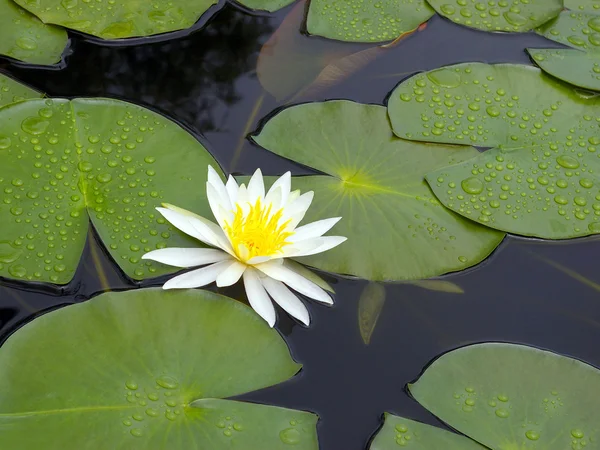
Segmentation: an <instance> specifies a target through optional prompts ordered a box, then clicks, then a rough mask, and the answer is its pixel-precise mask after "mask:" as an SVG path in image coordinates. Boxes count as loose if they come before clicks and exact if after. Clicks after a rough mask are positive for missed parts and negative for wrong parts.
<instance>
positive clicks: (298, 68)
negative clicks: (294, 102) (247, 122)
mask: <svg viewBox="0 0 600 450" xmlns="http://www.w3.org/2000/svg"><path fill="white" fill-rule="evenodd" d="M305 8H306V1H305V0H302V1H300V2H298V3H297V4H296V5H295V6H294V7H293V8H292V10H291V11H290V12H289V14H288V15H287V16H286V17H285V19H284V20H283V22H282V23H281V25H280V26H279V28H277V30H275V32H274V33H273V34H272V35H271V37H270V38H269V39H268V40H267V42H265V44H264V45H263V46H262V48H261V49H260V53H259V55H258V61H257V64H256V74H257V76H258V80H259V81H260V84H261V85H262V87H263V88H264V89H265V90H266V91H267V92H268V93H269V94H271V95H272V96H273V97H275V99H276V100H277V101H280V100H283V99H286V98H288V97H290V96H291V95H293V94H294V93H296V92H298V91H299V90H301V89H303V88H304V87H306V86H308V85H309V84H310V83H311V82H312V81H313V80H314V79H315V78H316V77H317V76H318V75H319V73H320V72H321V71H322V70H323V68H324V67H325V66H327V64H329V63H330V61H332V60H335V59H336V58H339V57H343V56H345V55H348V54H350V53H352V50H351V49H348V47H347V44H342V43H336V42H327V41H323V40H319V39H310V38H309V37H307V36H306V35H304V34H303V33H302V32H301V31H300V29H301V27H302V24H303V22H304V11H305ZM338 46H339V47H338Z"/></svg>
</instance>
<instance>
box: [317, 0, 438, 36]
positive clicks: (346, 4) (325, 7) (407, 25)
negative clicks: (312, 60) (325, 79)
mask: <svg viewBox="0 0 600 450" xmlns="http://www.w3.org/2000/svg"><path fill="white" fill-rule="evenodd" d="M433 14H434V10H433V9H432V8H431V7H430V6H429V5H428V4H427V2H426V1H425V0H335V1H331V0H311V2H310V7H309V10H308V18H307V29H308V32H309V33H310V34H314V35H317V36H324V37H326V38H330V39H337V40H340V41H350V42H384V41H392V40H394V39H396V38H397V37H398V36H400V35H401V34H402V33H406V32H407V31H410V30H414V29H415V28H417V27H418V26H419V25H420V24H422V23H423V22H426V21H427V20H429V18H431V16H433Z"/></svg>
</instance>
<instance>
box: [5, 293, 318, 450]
mask: <svg viewBox="0 0 600 450" xmlns="http://www.w3.org/2000/svg"><path fill="white" fill-rule="evenodd" d="M299 368H300V365H298V364H296V363H295V362H294V361H293V360H292V359H291V357H290V354H289V350H288V348H287V346H286V344H285V342H284V341H283V339H282V338H281V337H280V336H279V334H278V333H277V332H276V331H274V330H272V329H270V328H269V327H268V326H267V325H266V324H265V323H264V322H263V321H262V320H261V319H260V317H258V316H257V315H256V314H255V313H254V312H253V311H252V310H251V309H250V308H248V307H247V306H245V305H243V304H241V303H239V302H236V301H234V300H232V299H229V298H227V297H223V296H220V295H217V294H213V293H210V292H206V291H199V290H187V291H177V292H165V291H163V290H162V289H143V290H135V291H128V292H123V293H109V294H104V295H101V296H99V297H97V298H95V299H93V300H90V301H88V302H85V303H81V304H77V305H72V306H67V307H65V308H62V309H60V310H57V311H53V312H50V313H48V314H45V315H43V316H41V317H39V318H37V319H35V320H34V321H33V322H31V323H29V324H27V325H25V326H24V327H23V328H22V329H20V330H18V331H17V332H16V333H15V334H14V335H12V336H11V337H10V338H9V339H8V340H7V341H6V343H5V344H4V345H3V346H2V347H1V348H0V429H1V430H2V444H3V446H5V447H6V448H13V449H17V448H18V449H20V450H34V449H39V448H44V449H48V450H64V449H89V448H98V445H99V443H100V442H101V444H100V445H101V446H102V447H103V448H110V449H128V450H138V449H140V450H141V449H144V450H154V449H156V450H158V449H166V448H173V449H174V448H178V449H192V448H202V449H209V448H210V449H214V450H218V449H225V448H228V449H229V448H243V449H247V450H263V449H265V448H268V449H287V448H289V444H293V445H294V446H295V447H294V448H299V449H302V450H316V449H318V444H317V436H316V429H315V425H316V421H317V417H316V416H315V415H313V414H310V413H307V412H302V411H294V410H290V409H284V408H276V407H272V406H264V405H256V404H250V403H242V402H237V401H231V400H223V398H224V397H230V396H234V395H239V394H242V393H245V392H248V391H253V390H256V389H261V388H264V387H266V386H271V385H273V384H276V383H280V382H282V381H285V380H287V379H288V378H290V377H292V376H293V375H294V374H295V373H296V372H297V371H298V370H299Z"/></svg>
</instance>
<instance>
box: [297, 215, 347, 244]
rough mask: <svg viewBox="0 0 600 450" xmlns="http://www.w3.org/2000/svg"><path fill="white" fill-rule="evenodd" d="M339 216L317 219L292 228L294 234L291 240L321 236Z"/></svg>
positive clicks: (303, 239)
mask: <svg viewBox="0 0 600 450" xmlns="http://www.w3.org/2000/svg"><path fill="white" fill-rule="evenodd" d="M340 219H341V217H333V218H331V219H324V220H318V221H316V222H312V223H309V224H306V225H303V226H301V227H298V228H296V230H294V235H293V236H292V238H291V240H292V241H293V242H299V241H305V240H306V239H313V238H318V237H321V236H323V235H324V234H325V233H327V232H328V231H329V230H331V229H332V228H333V226H334V225H335V224H336V223H338V222H339V221H340Z"/></svg>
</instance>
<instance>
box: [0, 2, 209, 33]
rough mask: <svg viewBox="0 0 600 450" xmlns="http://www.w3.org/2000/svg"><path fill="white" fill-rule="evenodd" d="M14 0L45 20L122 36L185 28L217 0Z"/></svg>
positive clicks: (89, 30)
mask: <svg viewBox="0 0 600 450" xmlns="http://www.w3.org/2000/svg"><path fill="white" fill-rule="evenodd" d="M2 1H7V0H2ZM15 1H16V3H18V4H19V5H21V6H22V7H23V8H25V9H26V10H28V11H30V12H31V13H32V14H35V15H36V16H38V17H39V18H40V19H41V20H42V21H43V22H45V23H53V24H56V25H61V26H63V27H65V28H70V29H72V30H77V31H81V32H83V33H87V34H91V35H93V36H97V37H100V38H102V39H123V38H129V37H135V36H150V35H153V34H159V33H167V32H169V31H177V30H183V29H186V28H189V27H191V26H192V25H194V23H196V21H197V20H198V19H199V18H200V16H201V15H202V14H204V13H205V12H206V11H207V10H208V9H209V8H210V7H211V6H212V5H214V4H216V3H217V0H194V1H189V0H155V1H152V2H149V1H118V2H114V1H113V2H111V1H107V2H95V3H90V2H89V1H85V0H82V1H79V0H15Z"/></svg>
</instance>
